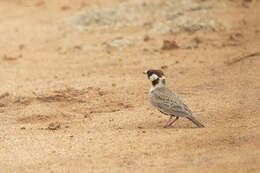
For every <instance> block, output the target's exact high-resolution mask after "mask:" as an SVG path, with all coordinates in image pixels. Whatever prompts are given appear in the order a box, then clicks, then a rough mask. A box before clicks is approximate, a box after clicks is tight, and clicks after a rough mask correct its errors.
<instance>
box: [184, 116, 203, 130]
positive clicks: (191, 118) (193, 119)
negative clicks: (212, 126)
mask: <svg viewBox="0 0 260 173" xmlns="http://www.w3.org/2000/svg"><path fill="white" fill-rule="evenodd" d="M186 118H188V119H189V120H190V121H192V122H193V123H194V124H196V126H198V127H199V128H202V127H205V126H204V125H203V124H201V123H200V122H199V121H198V120H196V119H195V118H194V117H193V116H188V117H186Z"/></svg>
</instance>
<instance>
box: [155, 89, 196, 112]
mask: <svg viewBox="0 0 260 173" xmlns="http://www.w3.org/2000/svg"><path fill="white" fill-rule="evenodd" d="M150 101H151V103H152V105H153V106H155V107H156V108H157V109H159V111H161V112H163V113H165V114H167V115H175V116H178V117H187V116H189V115H192V112H191V110H190V109H189V108H188V107H187V106H186V105H185V104H184V103H183V101H182V100H181V98H180V97H179V96H178V95H177V94H175V93H174V92H172V91H171V90H170V89H169V88H167V87H165V86H162V87H158V88H155V89H154V90H152V91H151V92H150Z"/></svg>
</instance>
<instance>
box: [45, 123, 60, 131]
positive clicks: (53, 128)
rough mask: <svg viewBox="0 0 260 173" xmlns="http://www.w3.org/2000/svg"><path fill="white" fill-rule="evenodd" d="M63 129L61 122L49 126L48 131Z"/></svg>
mask: <svg viewBox="0 0 260 173" xmlns="http://www.w3.org/2000/svg"><path fill="white" fill-rule="evenodd" d="M60 127H61V124H60V123H59V122H52V123H50V124H49V126H48V129H49V130H57V129H59V128H60Z"/></svg>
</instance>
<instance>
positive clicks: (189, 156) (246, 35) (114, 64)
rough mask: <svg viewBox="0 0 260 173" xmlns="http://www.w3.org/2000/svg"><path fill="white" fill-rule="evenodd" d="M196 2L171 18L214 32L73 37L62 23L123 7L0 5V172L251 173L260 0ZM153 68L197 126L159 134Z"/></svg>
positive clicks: (259, 164) (257, 141)
mask: <svg viewBox="0 0 260 173" xmlns="http://www.w3.org/2000/svg"><path fill="white" fill-rule="evenodd" d="M193 1H194V2H196V3H197V4H199V7H201V8H196V9H193V10H191V11H188V12H186V11H185V12H183V13H179V15H180V16H182V15H190V14H191V16H194V17H195V16H197V17H199V16H198V15H201V13H199V12H200V11H201V10H203V8H205V9H206V10H205V13H204V15H208V14H210V15H211V17H212V18H213V19H214V20H215V21H218V22H219V23H220V24H221V26H222V27H216V28H214V27H213V28H202V29H199V30H196V31H193V30H189V29H186V30H185V29H180V31H178V32H166V33H160V32H157V31H155V32H149V31H150V30H149V29H147V28H146V27H147V26H146V25H140V23H137V24H136V25H121V26H118V27H113V26H107V27H102V26H101V27H100V26H98V27H96V28H95V27H92V28H90V29H89V28H87V29H86V28H85V29H84V28H83V29H82V28H79V27H77V26H74V24H71V23H70V24H68V20H67V19H69V18H70V17H71V16H74V15H75V14H77V13H78V12H79V11H81V10H84V9H89V10H91V9H94V8H95V9H102V8H105V7H114V6H116V5H118V4H120V3H122V2H123V1H121V0H106V1H101V0H93V1H91V2H84V1H83V0H75V1H73V2H72V1H62V0H55V1H40V0H39V1H29V0H11V1H1V2H0V13H1V16H0V23H1V27H0V35H1V39H0V45H1V49H0V80H1V86H0V172H1V173H2V172H3V173H8V172H32V173H34V172H39V173H40V172H44V173H46V172H53V173H56V172H62V173H64V172H66V173H67V172H71V173H74V172H82V173H84V172H185V173H186V172H207V173H208V172H236V173H239V172H241V173H242V172H243V173H245V172H247V173H256V172H260V118H259V115H260V108H259V104H260V56H259V52H260V20H259V17H260V1H258V0H251V1H250V0H240V1H239V0H238V1H235V0H233V1H231V0H221V1H213V0H209V1H205V0H193ZM148 2H149V1H148ZM143 6H146V4H145V3H144V4H143ZM206 7H210V8H206ZM157 17H158V18H156V20H157V19H160V18H159V17H160V16H157ZM140 21H141V22H142V18H139V19H138V22H140ZM143 22H145V20H144V21H143ZM113 39H121V42H120V43H119V46H118V45H117V46H115V47H113V48H111V47H109V46H108V47H106V45H104V43H106V42H107V41H109V40H113ZM124 39H125V40H124ZM122 40H123V41H125V42H123V43H124V44H123V43H122ZM129 40H130V41H129ZM165 40H167V41H168V42H172V43H174V44H176V45H175V46H174V45H173V46H172V47H171V46H169V48H168V49H166V50H165V49H162V47H163V42H165ZM127 41H129V42H127ZM167 41H166V42H167ZM128 43H129V44H128ZM120 44H121V47H120ZM122 44H123V45H122ZM190 45H191V46H190ZM193 45H195V47H194V46H193ZM189 48H190V49H189ZM250 54H253V55H252V56H248V57H246V56H247V55H250ZM150 68H157V69H160V68H162V69H163V71H164V73H165V74H166V77H167V85H168V87H169V88H171V89H172V90H174V91H176V92H177V93H178V94H179V95H180V96H181V97H182V98H183V100H184V101H185V103H186V104H187V105H188V106H189V107H190V108H191V110H192V111H193V112H194V116H195V117H196V118H197V119H198V120H199V121H201V122H202V123H203V124H204V125H205V126H206V128H201V129H199V128H196V127H195V126H194V125H193V124H192V123H191V122H190V121H188V120H187V119H179V120H178V121H177V122H176V123H175V124H174V125H173V126H172V127H170V128H166V129H165V128H162V126H163V125H164V124H165V123H166V122H167V120H168V117H167V116H165V115H162V114H161V113H160V112H158V111H157V110H156V109H155V108H153V107H152V106H151V104H150V103H149V100H148V91H149V88H150V85H151V84H150V82H149V81H148V80H147V77H146V76H144V75H143V74H142V72H143V71H144V70H147V69H150Z"/></svg>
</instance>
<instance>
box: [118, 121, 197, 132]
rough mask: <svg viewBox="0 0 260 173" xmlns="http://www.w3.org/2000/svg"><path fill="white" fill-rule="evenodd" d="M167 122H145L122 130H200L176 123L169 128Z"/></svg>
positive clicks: (123, 127)
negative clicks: (166, 125)
mask: <svg viewBox="0 0 260 173" xmlns="http://www.w3.org/2000/svg"><path fill="white" fill-rule="evenodd" d="M166 122H167V121H165V122H162V121H159V122H158V121H156V122H155V121H154V122H144V123H138V124H134V125H129V124H127V125H122V126H121V127H122V129H129V130H130V129H132V130H133V129H176V130H177V129H200V128H198V127H196V126H192V124H184V123H179V124H178V123H177V122H176V123H174V124H172V125H171V126H169V127H166V128H165V127H164V125H165V124H166Z"/></svg>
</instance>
